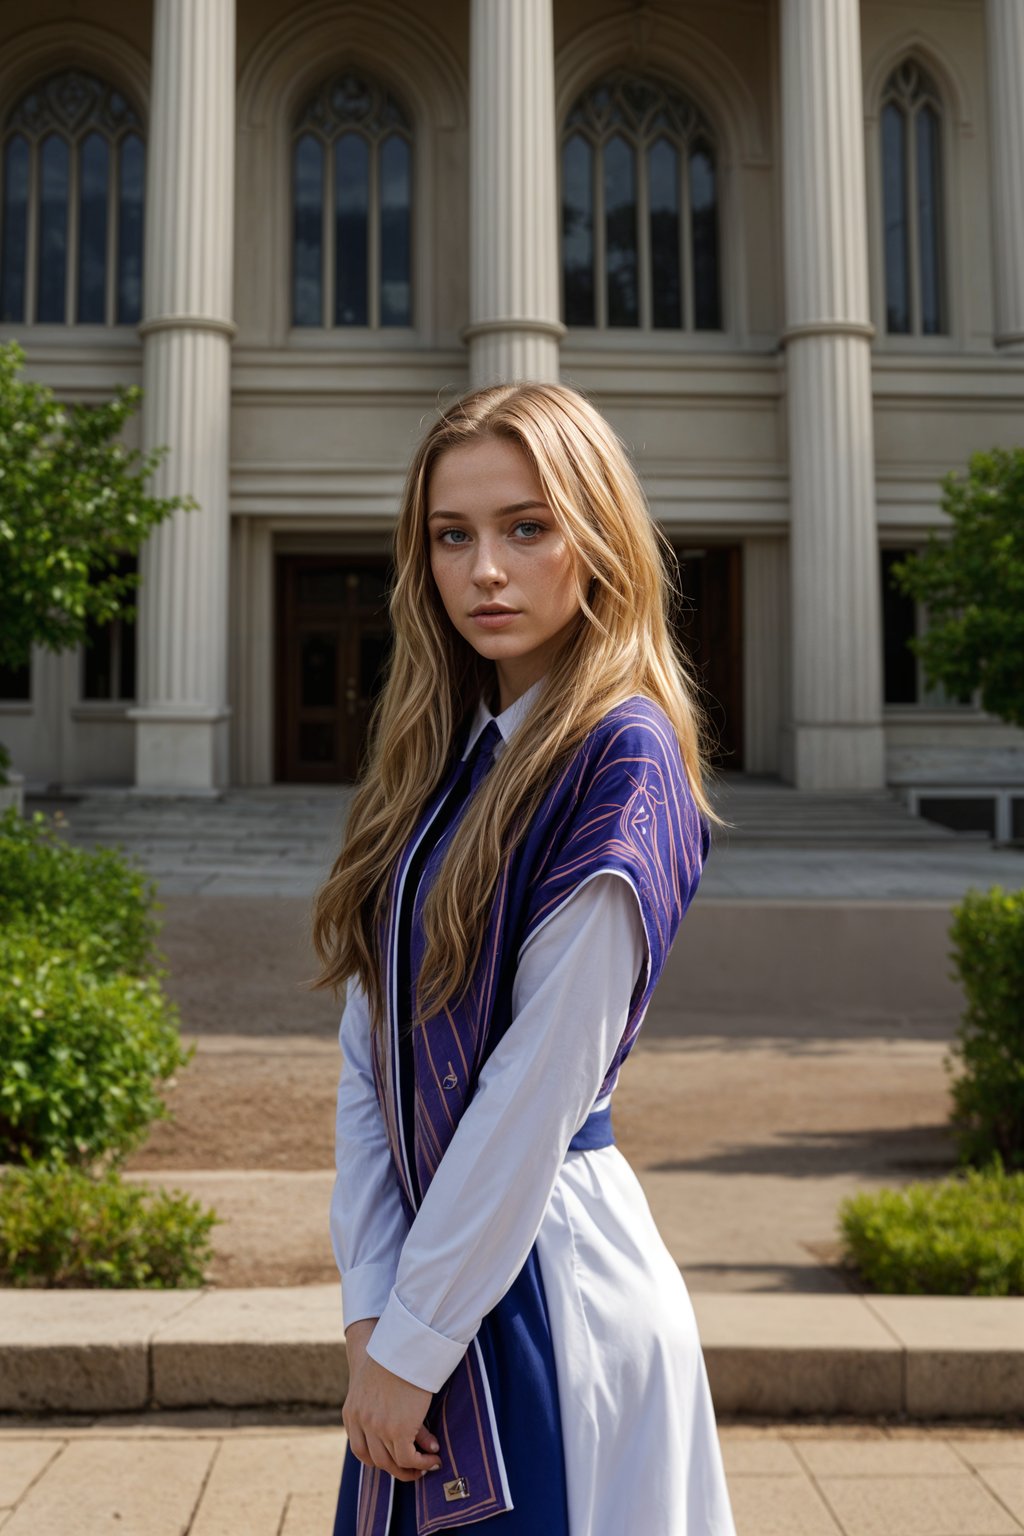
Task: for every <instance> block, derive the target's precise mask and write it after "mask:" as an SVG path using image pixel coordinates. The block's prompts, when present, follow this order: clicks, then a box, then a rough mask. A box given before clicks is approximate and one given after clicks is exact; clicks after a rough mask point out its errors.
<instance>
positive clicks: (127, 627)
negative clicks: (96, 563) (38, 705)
mask: <svg viewBox="0 0 1024 1536" xmlns="http://www.w3.org/2000/svg"><path fill="white" fill-rule="evenodd" d="M116 568H117V571H118V573H119V575H122V576H126V575H128V573H129V572H134V571H136V570H137V569H138V556H136V555H122V556H121V557H120V558H119V560H118V562H117V567H116ZM134 597H135V594H134V592H129V593H128V594H127V595H126V597H125V598H124V601H125V603H126V604H128V605H130V606H132V607H134ZM134 697H135V620H134V619H133V618H117V619H111V620H110V622H109V623H107V624H97V623H96V622H95V621H94V620H89V621H88V623H87V624H86V638H85V644H84V645H83V647H82V698H83V699H98V700H102V701H109V700H120V701H121V702H124V701H126V700H131V699H134Z"/></svg>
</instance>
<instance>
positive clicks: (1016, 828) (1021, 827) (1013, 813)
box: [1010, 795, 1024, 843]
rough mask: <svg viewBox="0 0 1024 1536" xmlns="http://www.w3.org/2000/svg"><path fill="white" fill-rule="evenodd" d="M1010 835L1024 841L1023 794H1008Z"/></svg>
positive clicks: (1015, 839) (1015, 840)
mask: <svg viewBox="0 0 1024 1536" xmlns="http://www.w3.org/2000/svg"><path fill="white" fill-rule="evenodd" d="M1010 836H1011V837H1012V838H1013V840H1014V842H1018V843H1019V842H1024V795H1011V796H1010Z"/></svg>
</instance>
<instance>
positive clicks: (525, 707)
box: [462, 673, 547, 761]
mask: <svg viewBox="0 0 1024 1536" xmlns="http://www.w3.org/2000/svg"><path fill="white" fill-rule="evenodd" d="M546 677H547V674H546V673H545V676H544V677H540V678H538V679H537V681H536V682H535V683H531V685H530V687H529V688H527V690H526V692H525V693H521V694H520V695H519V697H518V699H515V700H513V702H512V703H511V704H510V705H509V706H508V708H507V709H503V710H502V712H501V714H500V715H496V714H494V713H493V711H492V710H491V709H490V708H489V707H488V705H487V702H486V700H485V699H484V697H483V695H482V694H481V696H480V700H479V702H478V703H477V706H476V714H475V715H474V716H473V724H472V725H471V726H470V728H469V737H468V739H467V741H466V747H465V751H464V752H463V754H462V756H463V758H467V757H468V756H469V754H470V752H472V750H473V743H474V742H475V741H476V739H477V737H478V736H479V735H480V732H481V731H482V730H484V728H485V727H486V726H487V724H488V723H489V722H490V721H491V720H496V721H497V722H498V730H499V731H500V732H501V743H500V744H499V745H498V746H496V747H495V749H494V758H495V761H497V759H498V758H499V757H500V756H501V754H502V752H504V750H505V744H506V743H507V742H508V741H510V740H511V738H512V733H513V732H514V731H515V729H516V728H517V726H519V725H521V724H522V722H523V721H524V720H525V719H526V716H527V715H528V714H529V713H530V710H531V708H532V707H533V701H534V699H536V698H537V696H538V695H539V693H540V691H541V689H542V688H543V686H544V683H545V681H546Z"/></svg>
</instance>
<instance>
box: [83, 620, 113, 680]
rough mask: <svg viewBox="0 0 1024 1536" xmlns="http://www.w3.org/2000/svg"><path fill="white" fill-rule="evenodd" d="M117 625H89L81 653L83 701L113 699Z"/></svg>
mask: <svg viewBox="0 0 1024 1536" xmlns="http://www.w3.org/2000/svg"><path fill="white" fill-rule="evenodd" d="M116 625H117V620H116V619H115V620H114V621H113V623H111V624H89V625H88V626H87V628H86V641H85V645H84V647H83V653H82V668H83V670H82V697H83V699H113V698H115V697H116V694H115V692H114V634H115V629H116Z"/></svg>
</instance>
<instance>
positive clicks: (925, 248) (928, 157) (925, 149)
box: [917, 107, 946, 336]
mask: <svg viewBox="0 0 1024 1536" xmlns="http://www.w3.org/2000/svg"><path fill="white" fill-rule="evenodd" d="M917 231H918V246H919V249H920V259H921V330H922V331H923V333H924V334H925V336H939V335H941V334H942V333H943V332H944V331H945V329H946V325H945V319H944V316H943V312H942V311H943V302H942V286H943V285H942V176H941V166H940V124H939V118H938V114H937V113H936V112H935V111H934V110H933V109H932V108H931V107H922V109H921V111H920V112H919V113H918V114H917Z"/></svg>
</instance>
